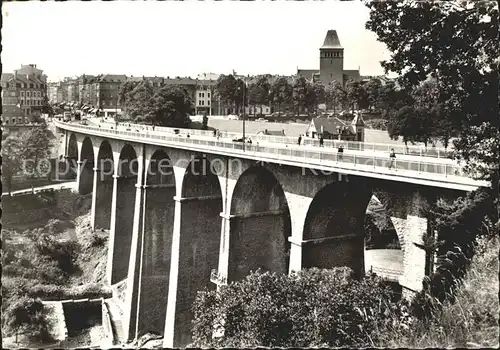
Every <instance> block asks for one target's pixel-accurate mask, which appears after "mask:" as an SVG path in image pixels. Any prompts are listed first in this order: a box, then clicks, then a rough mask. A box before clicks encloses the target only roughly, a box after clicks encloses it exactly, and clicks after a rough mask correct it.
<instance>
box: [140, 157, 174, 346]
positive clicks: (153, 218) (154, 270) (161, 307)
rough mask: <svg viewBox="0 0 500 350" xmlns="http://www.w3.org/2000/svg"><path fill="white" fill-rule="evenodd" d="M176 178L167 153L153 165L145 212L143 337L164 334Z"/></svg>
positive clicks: (149, 171)
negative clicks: (146, 334)
mask: <svg viewBox="0 0 500 350" xmlns="http://www.w3.org/2000/svg"><path fill="white" fill-rule="evenodd" d="M174 196H175V177H174V173H173V167H172V162H171V160H170V158H169V157H168V155H167V154H166V153H165V152H164V151H163V150H158V151H156V152H155V153H154V154H153V156H152V157H151V160H150V162H149V166H148V171H147V176H146V189H145V199H146V200H145V208H144V248H143V255H142V272H141V280H140V288H141V298H140V306H139V320H138V322H139V334H138V336H140V335H142V334H144V333H147V332H152V333H157V334H163V333H164V328H165V316H166V311H167V296H168V285H169V275H170V257H171V252H172V233H173V228H174V215H175V201H174Z"/></svg>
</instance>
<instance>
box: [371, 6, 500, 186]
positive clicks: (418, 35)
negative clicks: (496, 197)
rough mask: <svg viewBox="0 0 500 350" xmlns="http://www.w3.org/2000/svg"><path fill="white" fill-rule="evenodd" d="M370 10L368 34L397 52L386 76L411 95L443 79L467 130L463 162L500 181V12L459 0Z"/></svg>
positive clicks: (447, 105)
mask: <svg viewBox="0 0 500 350" xmlns="http://www.w3.org/2000/svg"><path fill="white" fill-rule="evenodd" d="M366 5H367V6H368V8H369V9H370V20H369V21H368V22H367V23H366V28H367V29H370V30H372V31H373V32H375V34H376V35H377V36H378V40H379V41H381V42H383V43H384V44H386V46H387V48H388V49H389V51H390V52H391V57H390V59H389V60H387V61H383V62H382V66H383V67H384V69H385V70H386V72H388V71H392V72H396V73H398V74H400V76H399V78H398V81H399V82H400V84H401V85H403V86H405V87H409V88H413V87H415V86H417V85H418V84H419V83H420V82H421V81H424V80H425V79H427V77H428V76H432V77H434V78H436V82H437V85H438V89H439V92H440V94H439V100H440V102H442V103H443V106H444V109H445V110H446V111H447V113H446V114H447V115H448V117H449V118H452V119H454V121H452V124H454V123H455V122H456V123H457V125H459V126H460V130H459V137H458V139H457V140H456V141H455V148H456V149H457V151H458V154H457V156H459V157H460V158H463V159H465V160H466V162H468V163H469V164H470V165H471V166H470V170H471V171H472V172H475V169H476V170H478V172H477V174H478V175H479V176H482V177H483V178H484V179H491V180H493V179H495V180H493V181H498V164H499V163H500V152H499V150H498V143H497V142H495V140H498V138H499V137H500V133H499V127H500V121H499V118H498V103H497V101H498V64H499V58H498V57H499V52H498V4H497V3H495V2H492V1H491V2H485V1H458V0H456V1H447V2H423V1H406V2H403V3H398V2H387V1H386V2H375V1H374V2H367V3H366ZM401 43H405V45H401ZM485 147H487V149H485ZM478 150H481V152H480V153H478V152H477V151H478ZM474 164H476V165H477V166H476V165H474ZM481 164H482V165H481ZM478 167H480V168H482V170H481V169H479V168H478Z"/></svg>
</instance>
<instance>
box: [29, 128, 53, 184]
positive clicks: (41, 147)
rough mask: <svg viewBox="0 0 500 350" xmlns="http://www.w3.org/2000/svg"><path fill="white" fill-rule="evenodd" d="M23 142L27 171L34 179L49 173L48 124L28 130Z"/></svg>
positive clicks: (49, 145)
mask: <svg viewBox="0 0 500 350" xmlns="http://www.w3.org/2000/svg"><path fill="white" fill-rule="evenodd" d="M22 144H23V150H22V160H23V163H24V166H23V170H24V171H25V173H27V174H29V175H30V177H31V179H32V180H33V179H34V178H35V177H40V176H41V175H48V171H49V170H50V162H49V158H50V152H51V149H50V148H51V141H50V131H49V130H48V129H47V124H46V123H42V124H40V125H39V126H36V127H33V128H31V129H30V130H29V131H28V132H26V133H25V134H24V135H23V137H22ZM31 186H32V188H33V187H34V184H33V183H32V184H31Z"/></svg>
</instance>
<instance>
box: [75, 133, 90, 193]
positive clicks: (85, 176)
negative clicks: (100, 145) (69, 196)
mask: <svg viewBox="0 0 500 350" xmlns="http://www.w3.org/2000/svg"><path fill="white" fill-rule="evenodd" d="M80 160H81V162H82V163H81V166H80V183H79V185H78V193H80V194H89V193H91V192H92V188H93V186H94V148H93V147H92V141H91V140H90V138H88V137H86V138H85V139H84V140H83V143H82V150H81V153H80Z"/></svg>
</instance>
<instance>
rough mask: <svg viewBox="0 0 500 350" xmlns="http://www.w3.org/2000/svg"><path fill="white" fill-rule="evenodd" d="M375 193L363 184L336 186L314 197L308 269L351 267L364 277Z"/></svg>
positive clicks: (305, 259) (305, 251)
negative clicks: (366, 240)
mask: <svg viewBox="0 0 500 350" xmlns="http://www.w3.org/2000/svg"><path fill="white" fill-rule="evenodd" d="M370 197H371V191H370V190H369V189H367V188H365V186H363V185H362V184H357V183H352V182H335V183H332V184H329V185H327V186H325V187H324V188H323V189H321V190H320V191H319V192H318V193H317V194H316V195H315V197H314V199H313V201H312V202H311V204H310V206H309V210H308V212H307V216H306V221H305V224H304V235H303V237H304V242H303V244H302V266H303V267H304V268H311V267H318V268H332V267H339V266H347V267H350V268H351V269H352V270H353V271H354V273H355V275H356V276H358V277H361V276H362V275H363V274H364V272H365V271H364V218H365V211H366V207H367V205H368V201H369V200H370Z"/></svg>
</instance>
